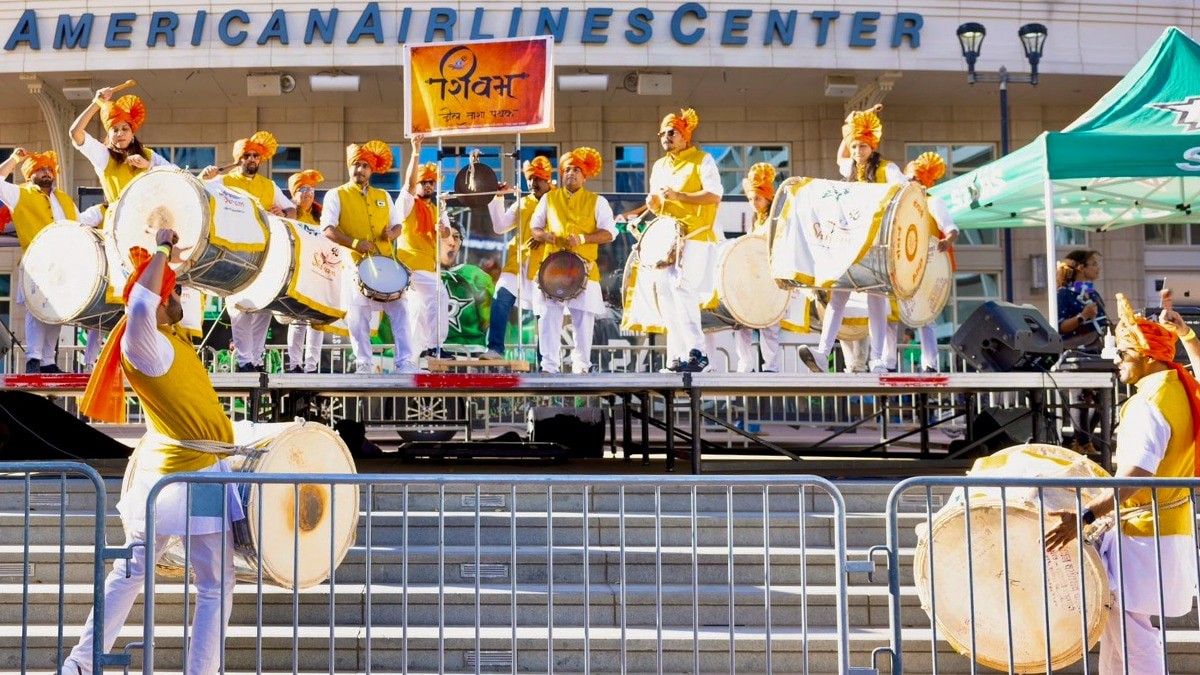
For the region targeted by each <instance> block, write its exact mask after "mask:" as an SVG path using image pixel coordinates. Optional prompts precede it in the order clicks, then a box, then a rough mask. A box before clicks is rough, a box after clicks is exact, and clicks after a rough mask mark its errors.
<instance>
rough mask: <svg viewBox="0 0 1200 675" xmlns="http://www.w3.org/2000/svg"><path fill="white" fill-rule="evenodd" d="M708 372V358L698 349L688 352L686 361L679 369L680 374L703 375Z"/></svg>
mask: <svg viewBox="0 0 1200 675" xmlns="http://www.w3.org/2000/svg"><path fill="white" fill-rule="evenodd" d="M706 370H708V357H707V356H705V355H704V353H703V352H701V351H700V350H699V349H693V350H692V351H690V352H688V360H687V361H685V362H684V363H683V365H682V366H681V367H680V369H679V372H681V373H703V372H704V371H706Z"/></svg>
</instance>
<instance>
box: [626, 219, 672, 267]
mask: <svg viewBox="0 0 1200 675" xmlns="http://www.w3.org/2000/svg"><path fill="white" fill-rule="evenodd" d="M682 231H683V227H682V226H681V225H680V224H679V221H677V220H675V219H674V218H672V217H670V216H659V217H658V218H655V219H654V220H652V221H650V224H649V225H647V226H646V230H645V231H644V232H642V236H641V238H640V239H638V243H637V246H635V247H634V248H635V250H636V251H637V253H638V264H639V265H641V266H642V267H649V268H662V267H670V266H671V265H674V264H675V260H676V259H677V258H678V257H679V250H680V249H681V248H682V247H683V236H682Z"/></svg>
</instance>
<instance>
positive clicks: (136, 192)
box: [113, 169, 212, 271]
mask: <svg viewBox="0 0 1200 675" xmlns="http://www.w3.org/2000/svg"><path fill="white" fill-rule="evenodd" d="M211 218H212V211H211V209H210V208H209V202H208V193H207V192H206V191H205V190H204V186H203V185H202V184H201V183H200V180H199V179H198V178H196V177H195V176H193V175H191V174H190V173H186V172H184V171H175V170H170V169H155V170H152V171H147V172H146V173H143V174H141V175H140V176H138V177H136V178H134V179H133V180H132V181H130V183H129V185H128V186H126V188H125V191H124V192H122V193H121V198H120V199H119V200H117V205H116V209H115V211H114V212H113V232H114V236H115V238H116V243H117V251H118V253H119V254H120V256H121V260H122V262H123V263H124V264H125V266H126V267H129V249H130V248H131V247H133V246H141V247H142V248H144V249H146V250H147V251H153V250H154V246H155V240H154V233H155V232H156V231H157V230H161V229H163V228H165V227H169V228H172V229H174V230H175V232H176V234H178V235H179V245H178V246H177V247H176V249H175V253H174V254H173V255H172V257H171V268H172V269H174V270H176V271H179V269H181V268H183V267H185V266H186V264H187V263H188V262H190V261H191V260H193V259H194V258H195V257H196V256H198V255H199V254H200V252H201V249H203V248H204V246H205V245H206V244H207V241H208V232H209V223H210V222H211Z"/></svg>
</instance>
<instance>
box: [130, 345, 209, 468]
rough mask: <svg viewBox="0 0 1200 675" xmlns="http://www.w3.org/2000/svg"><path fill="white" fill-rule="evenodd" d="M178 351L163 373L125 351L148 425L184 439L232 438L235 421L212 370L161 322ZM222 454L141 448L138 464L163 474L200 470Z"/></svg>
mask: <svg viewBox="0 0 1200 675" xmlns="http://www.w3.org/2000/svg"><path fill="white" fill-rule="evenodd" d="M158 330H159V332H161V333H162V334H163V335H164V336H166V338H167V340H168V341H169V342H170V343H171V348H172V349H173V350H174V351H175V358H174V359H173V360H172V361H171V367H170V368H169V369H168V370H167V372H166V373H165V374H163V375H161V376H159V377H150V376H149V375H146V374H145V373H142V372H141V371H139V370H137V369H136V368H134V367H133V365H132V364H130V363H129V360H128V359H126V358H125V357H124V356H122V357H121V365H122V367H123V368H124V370H125V377H127V378H129V384H130V386H131V387H133V390H134V391H135V392H137V395H138V398H139V399H140V400H141V404H142V410H143V411H145V413H146V424H147V426H148V427H149V428H150V429H151V430H152V431H155V432H157V433H159V434H162V435H164V436H167V437H169V438H174V439H177V440H181V441H192V440H195V441H219V442H222V443H232V442H233V424H231V423H230V422H229V417H228V416H227V415H226V414H225V408H224V406H222V405H221V402H220V401H219V400H218V399H217V392H216V390H214V389H213V386H212V381H211V380H209V379H208V371H207V370H205V369H204V364H203V363H202V362H201V361H200V358H199V357H197V356H196V351H195V349H193V348H192V343H191V341H190V340H189V339H188V338H186V337H184V336H182V335H179V334H177V333H176V332H175V331H174V330H172V329H170V328H164V327H162V326H160V327H159V329H158ZM217 458H218V455H213V454H210V453H207V452H197V451H195V450H184V449H183V448H180V447H177V446H171V445H160V446H146V447H144V448H142V449H141V450H139V454H138V467H139V468H145V469H152V470H157V471H158V472H159V473H164V474H167V473H180V472H183V471H199V470H201V469H205V468H208V467H210V466H212V465H213V464H216V463H217Z"/></svg>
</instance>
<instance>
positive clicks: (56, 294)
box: [21, 220, 121, 324]
mask: <svg viewBox="0 0 1200 675" xmlns="http://www.w3.org/2000/svg"><path fill="white" fill-rule="evenodd" d="M107 277H108V263H107V262H106V260H105V258H104V246H103V244H102V243H101V236H100V233H98V232H97V231H95V230H93V229H92V228H90V227H84V226H83V225H80V224H79V223H77V222H75V221H73V220H60V221H58V222H56V223H52V224H50V225H48V226H47V227H45V228H44V229H43V230H42V231H41V232H39V233H38V234H37V236H36V237H34V238H33V241H32V242H30V244H29V249H28V250H26V251H25V253H24V255H22V256H21V292H22V293H24V295H25V308H26V309H27V310H29V312H30V313H31V314H33V315H34V316H35V317H37V318H38V320H40V321H42V322H44V323H49V324H64V323H71V322H72V321H74V320H76V319H78V318H80V317H82V316H85V315H87V314H91V313H93V312H94V311H95V310H96V309H97V308H98V306H99V307H100V308H102V307H104V306H106V305H105V303H104V292H105V289H106V288H107V287H108V281H107ZM110 307H111V308H112V309H113V310H114V311H117V312H120V311H121V307H120V305H111V306H110Z"/></svg>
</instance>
